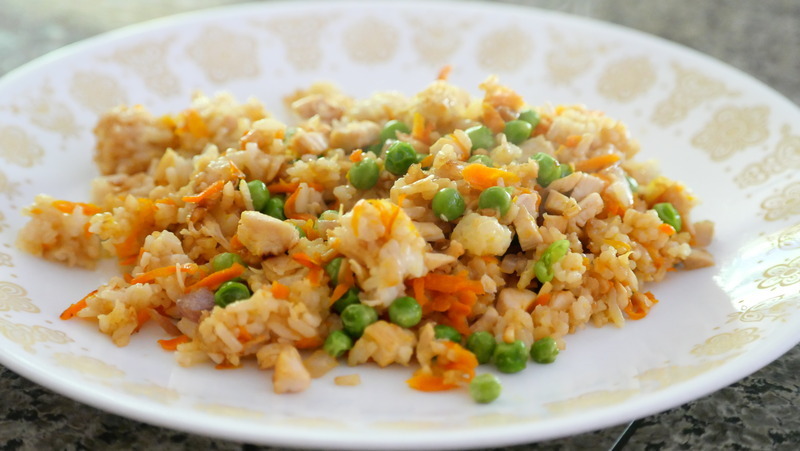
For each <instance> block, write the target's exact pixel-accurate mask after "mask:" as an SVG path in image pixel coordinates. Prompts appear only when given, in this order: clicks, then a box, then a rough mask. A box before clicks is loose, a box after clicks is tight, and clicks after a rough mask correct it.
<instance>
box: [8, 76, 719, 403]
mask: <svg viewBox="0 0 800 451" xmlns="http://www.w3.org/2000/svg"><path fill="white" fill-rule="evenodd" d="M441 78H446V77H441ZM480 89H481V90H482V91H483V92H484V93H485V94H484V96H483V97H482V98H477V97H473V96H471V95H470V94H469V93H468V92H467V91H465V90H463V89H461V88H459V87H456V86H453V85H451V84H448V83H447V81H446V80H444V79H439V80H437V81H435V82H433V83H431V84H430V85H429V86H428V87H426V88H425V89H424V90H422V91H421V92H419V93H418V94H416V95H414V96H412V97H407V96H405V95H402V94H400V93H397V92H381V93H377V94H375V95H373V96H372V97H369V98H367V99H354V98H351V97H349V96H347V95H346V94H344V93H342V92H341V91H340V90H338V89H337V88H336V87H334V86H333V85H331V84H327V83H318V84H314V85H312V86H311V87H310V88H309V89H307V90H303V91H298V92H295V93H294V94H292V95H291V96H289V97H288V98H287V99H286V103H287V105H288V107H289V108H290V109H291V110H292V111H293V113H294V114H296V115H297V116H298V118H299V123H298V124H297V125H295V126H293V127H289V126H287V125H286V124H284V123H282V122H280V121H278V120H276V119H274V118H272V117H271V115H270V113H268V112H267V111H266V110H265V108H264V106H263V105H262V104H261V103H259V102H258V101H256V100H248V101H247V102H246V103H241V104H240V103H237V102H236V100H235V99H233V98H232V97H231V96H230V95H226V94H219V95H216V96H215V97H213V98H209V97H205V96H203V95H197V96H196V97H195V98H194V99H193V101H192V104H191V106H190V107H189V108H188V109H186V110H184V111H182V112H180V113H177V114H175V115H167V116H163V117H156V116H154V115H152V114H151V113H150V112H148V110H147V109H145V108H143V107H141V106H134V107H128V106H120V107H117V108H115V109H113V110H112V111H110V112H108V113H106V114H104V115H103V116H102V117H101V118H100V120H99V122H98V124H97V127H96V128H95V135H96V137H97V148H96V155H95V161H96V162H97V164H98V167H99V169H100V172H101V174H102V175H101V176H100V177H98V178H97V179H95V180H94V181H93V182H92V203H78V202H70V201H65V200H56V199H54V198H52V197H50V196H47V195H39V196H37V197H36V199H35V202H34V203H33V205H31V206H30V207H28V208H27V209H26V210H25V213H26V214H27V215H29V216H30V217H31V220H30V222H29V223H28V224H27V225H26V226H25V227H24V228H23V229H22V230H21V232H20V234H19V241H18V243H19V246H20V247H21V248H22V249H24V250H26V251H28V252H30V253H32V254H34V255H37V256H41V257H44V258H45V259H48V260H51V261H56V262H61V263H64V264H67V265H70V266H81V267H85V268H92V267H94V266H95V264H96V262H97V261H98V260H99V259H101V258H106V257H108V256H112V257H116V258H117V259H118V260H119V267H120V269H121V272H122V275H121V276H119V277H113V278H112V279H111V280H110V281H108V283H107V284H105V285H103V286H101V287H99V288H98V289H97V290H96V291H93V292H92V293H90V294H89V295H88V296H86V297H85V298H84V299H82V300H81V301H79V302H76V303H75V304H73V305H72V306H70V307H69V308H67V310H65V312H64V313H63V314H62V318H63V319H69V318H72V317H79V318H84V319H90V320H93V321H96V323H97V325H98V328H99V329H100V331H101V332H103V333H104V334H107V335H108V336H109V337H110V338H111V340H112V341H113V342H114V343H115V344H116V345H118V346H125V345H126V344H128V342H129V340H130V339H131V336H132V335H133V334H135V333H136V332H137V331H139V330H140V328H142V327H143V326H145V324H146V323H155V324H158V325H159V326H161V327H162V328H163V329H164V331H165V332H166V333H167V334H169V336H171V337H172V338H170V337H167V338H165V339H164V340H160V343H161V345H162V346H163V347H164V348H165V349H168V350H174V351H175V358H176V360H177V361H178V363H179V364H181V365H184V366H189V365H196V364H199V363H202V362H209V361H210V362H213V364H216V365H217V367H221V368H225V367H236V366H239V365H240V364H241V362H242V360H243V359H249V358H255V359H257V362H258V365H259V367H260V368H262V369H273V370H274V371H273V372H272V379H273V383H274V384H273V385H274V390H275V391H276V392H277V393H284V392H296V391H301V390H303V389H305V388H307V387H308V386H309V384H310V383H311V380H312V379H313V378H315V377H320V376H322V375H323V374H325V373H326V372H327V371H328V370H330V369H331V368H333V367H335V366H336V365H337V364H338V361H339V359H337V358H335V357H333V356H331V355H330V353H328V352H325V350H324V349H323V344H324V342H325V340H326V337H328V336H329V334H331V333H332V332H334V331H337V330H341V329H342V328H343V324H342V320H341V319H340V315H339V314H338V311H340V310H341V309H339V308H338V307H337V308H334V305H336V304H335V301H337V300H340V299H343V298H344V297H345V296H351V297H354V296H355V295H357V298H358V300H359V301H360V303H361V304H363V305H367V306H370V307H372V308H373V309H374V311H375V313H377V319H376V318H372V320H371V321H373V322H372V323H371V324H369V325H368V326H367V327H366V329H364V330H363V334H361V335H360V337H359V336H358V335H359V334H354V336H353V337H352V339H353V346H352V348H351V349H350V350H349V351H348V352H346V354H344V355H343V357H344V358H345V359H346V362H347V364H349V365H359V364H362V363H365V362H369V361H372V362H375V363H377V364H378V365H380V366H381V367H385V366H389V365H392V364H400V365H403V366H408V365H413V364H414V360H416V363H418V364H419V368H418V369H416V371H415V373H414V376H413V377H411V379H409V384H410V385H411V386H412V387H413V388H416V389H420V390H443V389H449V388H455V387H459V386H465V385H467V384H468V383H469V381H470V380H471V379H472V378H473V377H474V375H475V371H476V366H477V364H478V363H477V360H476V358H475V356H474V355H473V354H472V353H471V352H468V351H467V350H466V348H467V346H466V345H465V340H462V341H461V342H460V343H455V342H453V341H450V340H447V339H445V338H437V334H436V333H435V332H434V325H447V326H451V327H452V328H455V330H457V331H458V332H460V334H461V335H462V337H463V339H466V338H467V337H468V336H469V334H471V333H473V332H477V331H486V332H489V333H490V334H491V335H493V336H494V338H495V339H496V341H497V342H498V343H502V342H505V343H512V342H515V341H521V342H522V343H524V345H525V347H526V348H530V346H531V345H532V343H534V342H535V341H537V340H542V339H545V338H547V337H550V338H548V339H554V340H555V342H556V343H557V345H558V347H559V348H561V349H562V350H563V349H564V347H565V342H564V337H565V336H566V335H567V334H570V333H573V332H575V331H577V330H579V329H581V328H583V327H584V326H585V325H586V324H587V323H591V324H593V325H595V326H603V325H605V324H608V323H611V324H613V325H615V326H618V327H621V326H623V325H624V324H625V322H626V321H627V320H629V319H632V320H638V319H641V318H643V317H644V316H645V315H647V313H648V311H649V310H650V308H651V307H652V306H653V305H654V303H656V302H657V300H656V299H655V298H654V297H653V296H652V294H650V293H649V292H647V291H644V285H645V283H647V282H651V281H659V280H661V279H663V278H664V277H665V275H666V273H667V272H668V271H673V270H676V269H693V268H698V267H702V266H708V265H711V264H713V261H712V259H711V256H710V255H709V253H708V252H707V251H705V250H704V248H705V247H706V246H707V245H708V244H709V242H710V240H711V236H712V234H713V224H712V223H711V222H709V221H698V222H694V221H692V220H691V218H690V211H691V209H692V208H693V207H694V206H695V204H696V203H697V200H696V199H695V198H694V197H693V196H692V194H691V193H690V191H689V190H688V189H687V188H686V187H685V186H684V185H682V184H681V183H679V182H677V181H673V180H670V179H668V178H666V177H664V176H662V175H660V174H659V171H658V169H657V166H656V165H655V164H654V163H653V162H638V161H634V160H633V159H632V158H633V156H634V155H635V154H636V153H637V151H638V150H639V147H638V144H637V142H636V141H635V140H633V139H632V138H631V137H630V136H629V132H628V130H627V129H626V127H625V125H624V124H622V123H621V122H619V121H617V120H614V119H612V118H610V117H607V116H605V115H604V114H603V113H602V112H599V111H593V110H589V109H587V108H585V107H583V106H580V105H567V106H555V107H554V106H552V105H543V106H530V105H527V104H526V103H525V101H524V100H523V99H522V98H521V97H520V96H519V95H518V94H517V93H516V92H514V91H513V90H511V89H509V88H507V87H505V86H502V85H500V84H499V83H498V81H497V80H496V78H494V77H490V78H489V79H487V80H486V81H485V82H484V83H482V84H481V85H480ZM521 118H522V119H524V120H522V121H521V120H520V119H521ZM389 121H392V122H389ZM512 121H513V122H514V127H516V129H513V130H512V129H510V128H508V129H507V124H508V123H511V122H512ZM519 122H526V123H527V124H528V125H527V126H526V125H525V124H521V125H520V124H519ZM387 123H388V124H387ZM387 125H389V127H387ZM487 129H488V131H487ZM520 130H522V132H520ZM507 131H508V134H507V133H506V132H507ZM520 133H522V135H521V136H520ZM511 138H513V141H514V142H511V141H512V139H511ZM473 141H475V142H473ZM398 143H400V144H398ZM393 146H394V147H398V146H401V147H403V148H404V149H405V150H408V149H409V147H410V148H413V150H414V151H415V152H416V153H417V154H418V155H416V156H415V157H414V158H415V159H414V161H413V162H406V163H402V161H401V162H400V163H401V164H400V165H399V166H400V167H399V169H398V168H397V166H398V164H396V163H397V162H390V164H389V165H388V166H387V165H386V159H387V158H388V157H387V155H389V153H390V149H391V148H392V147H393ZM368 160H371V161H368ZM468 160H469V161H468ZM365 162H366V163H365ZM356 165H359V166H361V165H364V166H369V165H372V166H377V168H378V171H377V177H373V179H372V180H367V182H364V181H363V180H360V181H359V182H358V183H356V184H357V185H359V186H360V188H356V187H355V186H353V184H352V183H351V181H350V178H351V177H350V175H349V174H350V173H351V167H353V166H356ZM409 165H410V166H409ZM387 167H392V168H393V171H392V172H390V171H389V170H387ZM406 167H407V169H406ZM554 171H555V172H554ZM393 172H394V173H393ZM545 172H547V174H545ZM398 174H399V175H398ZM373 176H374V174H373ZM368 178H369V177H368ZM254 181H261V182H263V185H262V186H266V188H267V189H268V191H269V196H270V197H271V198H273V199H275V200H274V201H273V202H272V203H269V202H268V204H269V205H271V206H272V210H269V209H268V208H265V207H264V197H263V196H261V195H260V194H263V193H261V192H257V191H253V189H251V186H254V187H255V188H258V187H257V186H255V185H259V183H258V182H254ZM248 183H249V184H248ZM493 187H500V188H501V189H500V190H499V191H502V193H499V191H498V188H494V189H493V191H494V195H495V197H498V196H499V197H500V198H503V197H504V196H506V195H505V194H503V193H507V194H508V196H507V199H505V201H509V200H510V202H507V203H506V204H505V205H503V206H502V207H487V205H488V202H487V203H484V202H483V201H482V200H481V194H482V193H483V192H485V191H487V190H490V189H492V188H493ZM444 189H449V190H448V191H449V194H450V195H451V199H450V200H451V201H452V202H451V204H454V205H455V210H454V211H455V213H453V214H457V215H456V217H454V218H448V217H447V215H445V214H441V213H440V212H435V211H434V208H433V207H432V202H433V199H434V197H435V196H436V195H437V193H438V192H440V191H441V190H444ZM454 191H455V193H454ZM257 194H258V195H259V196H256V195H257ZM454 194H455V196H454V197H452V195H454ZM453 198H460V199H461V200H462V201H463V204H462V206H461V208H459V205H458V202H456V201H453ZM456 200H457V199H456ZM501 200H503V199H501ZM275 205H277V206H278V207H277V208H278V209H277V210H275ZM281 205H282V207H283V208H282V211H280V210H281V209H280V206H281ZM665 205H667V212H666V213H663V212H662V211H660V210H659V206H661V207H664V206H665ZM450 206H451V207H452V206H453V205H450ZM482 206H483V207H484V208H481V207H482ZM256 207H258V209H257V208H256ZM259 210H260V211H259ZM462 210H463V211H462ZM657 210H659V211H657ZM267 213H271V214H272V215H270V214H267ZM437 213H439V214H438V215H437ZM665 214H666V216H665ZM448 215H450V213H448ZM282 216H285V218H283V217H282ZM676 218H677V222H676ZM448 219H449V220H448ZM565 240H566V241H565ZM554 243H561V244H556V246H552V247H551V245H553V244H554ZM553 247H560V248H561V251H560V252H557V254H559V255H555V256H552V255H550V256H548V255H546V254H548V253H552V251H553ZM220 254H226V256H227V258H228V260H230V261H229V263H228V264H227V265H226V264H222V263H221V262H219V264H212V260H213V259H214V258H215V257H217V256H218V255H220ZM233 254H235V255H233ZM218 258H219V257H218ZM334 260H336V263H335V264H331V262H332V261H334ZM215 268H216V269H217V270H215ZM232 279H233V280H235V281H238V282H237V283H241V284H244V285H246V287H247V288H248V289H249V293H247V296H249V297H246V296H245V297H244V298H242V299H239V300H236V301H235V302H231V303H229V304H227V305H226V306H224V307H223V306H220V305H215V302H214V301H215V296H214V292H215V290H217V289H218V288H219V287H220V285H221V284H222V283H223V282H226V281H229V280H232ZM404 296H409V297H412V298H414V299H415V300H416V301H417V303H418V304H419V305H420V306H421V307H422V319H421V321H419V323H418V324H416V325H413V326H411V327H401V326H400V325H397V324H395V323H393V322H392V321H391V320H390V317H389V314H388V308H389V306H390V305H391V304H392V302H393V301H394V300H395V299H396V298H398V297H404ZM146 327H153V326H152V325H150V324H147V326H146ZM451 330H452V329H451ZM165 336H166V335H165ZM410 372H411V371H409V373H410ZM351 379H352V378H351ZM347 383H357V380H348V381H347Z"/></svg>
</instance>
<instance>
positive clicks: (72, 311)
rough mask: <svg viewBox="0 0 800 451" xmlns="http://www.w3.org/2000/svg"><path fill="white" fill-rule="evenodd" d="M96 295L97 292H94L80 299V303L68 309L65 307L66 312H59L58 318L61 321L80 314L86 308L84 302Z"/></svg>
mask: <svg viewBox="0 0 800 451" xmlns="http://www.w3.org/2000/svg"><path fill="white" fill-rule="evenodd" d="M96 294H97V290H94V291H92V292H91V293H89V294H87V295H86V296H84V297H83V299H81V300H80V301H78V302H76V303H74V304H72V305H70V306H69V307H67V309H66V310H64V311H63V312H61V315H60V316H59V318H61V319H63V320H67V319H70V318H74V317H75V315H77V314H78V312H80V311H81V310H83V309H85V308H86V301H88V300H89V298H90V297H92V296H94V295H96Z"/></svg>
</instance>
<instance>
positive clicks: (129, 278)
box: [122, 274, 133, 283]
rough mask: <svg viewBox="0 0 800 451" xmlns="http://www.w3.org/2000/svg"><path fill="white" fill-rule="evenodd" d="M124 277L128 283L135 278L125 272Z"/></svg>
mask: <svg viewBox="0 0 800 451" xmlns="http://www.w3.org/2000/svg"><path fill="white" fill-rule="evenodd" d="M122 278H123V279H125V282H128V283H131V280H133V276H132V275H130V274H123V275H122Z"/></svg>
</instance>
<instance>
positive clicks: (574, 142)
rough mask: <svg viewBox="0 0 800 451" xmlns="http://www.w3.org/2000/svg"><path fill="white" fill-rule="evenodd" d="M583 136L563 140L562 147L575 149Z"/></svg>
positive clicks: (568, 137) (573, 136) (570, 136)
mask: <svg viewBox="0 0 800 451" xmlns="http://www.w3.org/2000/svg"><path fill="white" fill-rule="evenodd" d="M582 139H583V136H581V135H569V136H567V139H565V140H564V145H565V146H567V147H575V146H577V145H578V144H580V143H581V140H582Z"/></svg>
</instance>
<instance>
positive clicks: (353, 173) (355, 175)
mask: <svg viewBox="0 0 800 451" xmlns="http://www.w3.org/2000/svg"><path fill="white" fill-rule="evenodd" d="M380 174H381V170H380V168H378V163H376V162H375V160H373V159H372V158H364V159H363V160H361V161H359V162H358V163H355V164H354V165H352V166H350V171H348V172H347V176H348V178H349V179H350V184H351V185H353V186H354V187H356V189H360V190H368V189H370V188H372V187H373V186H375V184H376V183H378V177H379V176H380Z"/></svg>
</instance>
